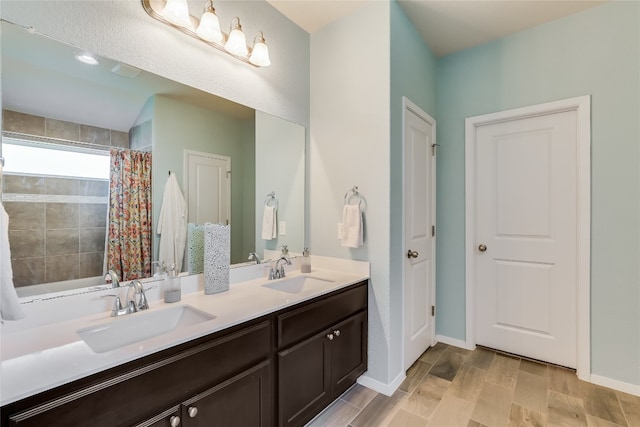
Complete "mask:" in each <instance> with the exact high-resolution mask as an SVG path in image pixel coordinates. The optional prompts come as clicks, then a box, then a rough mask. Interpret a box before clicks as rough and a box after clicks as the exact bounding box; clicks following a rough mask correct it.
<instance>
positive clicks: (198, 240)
mask: <svg viewBox="0 0 640 427" xmlns="http://www.w3.org/2000/svg"><path fill="white" fill-rule="evenodd" d="M187 248H188V250H187V258H188V261H187V263H188V267H189V273H190V274H199V273H203V272H204V225H197V224H192V223H189V224H188V225H187Z"/></svg>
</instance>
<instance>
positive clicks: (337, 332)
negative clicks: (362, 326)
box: [333, 329, 340, 337]
mask: <svg viewBox="0 0 640 427" xmlns="http://www.w3.org/2000/svg"><path fill="white" fill-rule="evenodd" d="M333 333H334V334H335V336H337V337H339V336H340V329H336V330H335V331H333Z"/></svg>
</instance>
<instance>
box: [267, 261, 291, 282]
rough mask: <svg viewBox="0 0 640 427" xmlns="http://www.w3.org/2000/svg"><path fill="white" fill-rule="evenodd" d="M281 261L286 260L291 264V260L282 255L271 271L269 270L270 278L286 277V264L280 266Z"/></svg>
mask: <svg viewBox="0 0 640 427" xmlns="http://www.w3.org/2000/svg"><path fill="white" fill-rule="evenodd" d="M280 261H284V262H286V263H287V265H291V260H290V259H289V258H288V257H286V256H281V257H280V258H279V259H278V260H277V261H276V262H275V265H274V266H273V268H272V269H271V271H269V280H273V279H282V278H283V277H285V271H284V265H281V266H280V267H278V264H280Z"/></svg>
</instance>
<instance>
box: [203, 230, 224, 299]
mask: <svg viewBox="0 0 640 427" xmlns="http://www.w3.org/2000/svg"><path fill="white" fill-rule="evenodd" d="M230 236H231V232H230V226H228V225H222V224H210V223H207V224H205V225H204V293H205V295H210V294H217V293H219V292H224V291H228V290H229V264H230V262H231V245H230V241H231V239H230Z"/></svg>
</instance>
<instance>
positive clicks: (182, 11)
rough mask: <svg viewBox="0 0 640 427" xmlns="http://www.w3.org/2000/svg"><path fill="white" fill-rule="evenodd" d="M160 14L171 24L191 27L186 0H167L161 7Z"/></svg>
mask: <svg viewBox="0 0 640 427" xmlns="http://www.w3.org/2000/svg"><path fill="white" fill-rule="evenodd" d="M161 14H162V17H163V18H164V19H166V20H167V21H169V22H171V23H172V24H173V25H177V26H179V27H186V28H192V25H191V15H189V5H188V4H187V0H167V4H166V5H165V6H164V9H162V13H161Z"/></svg>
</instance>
